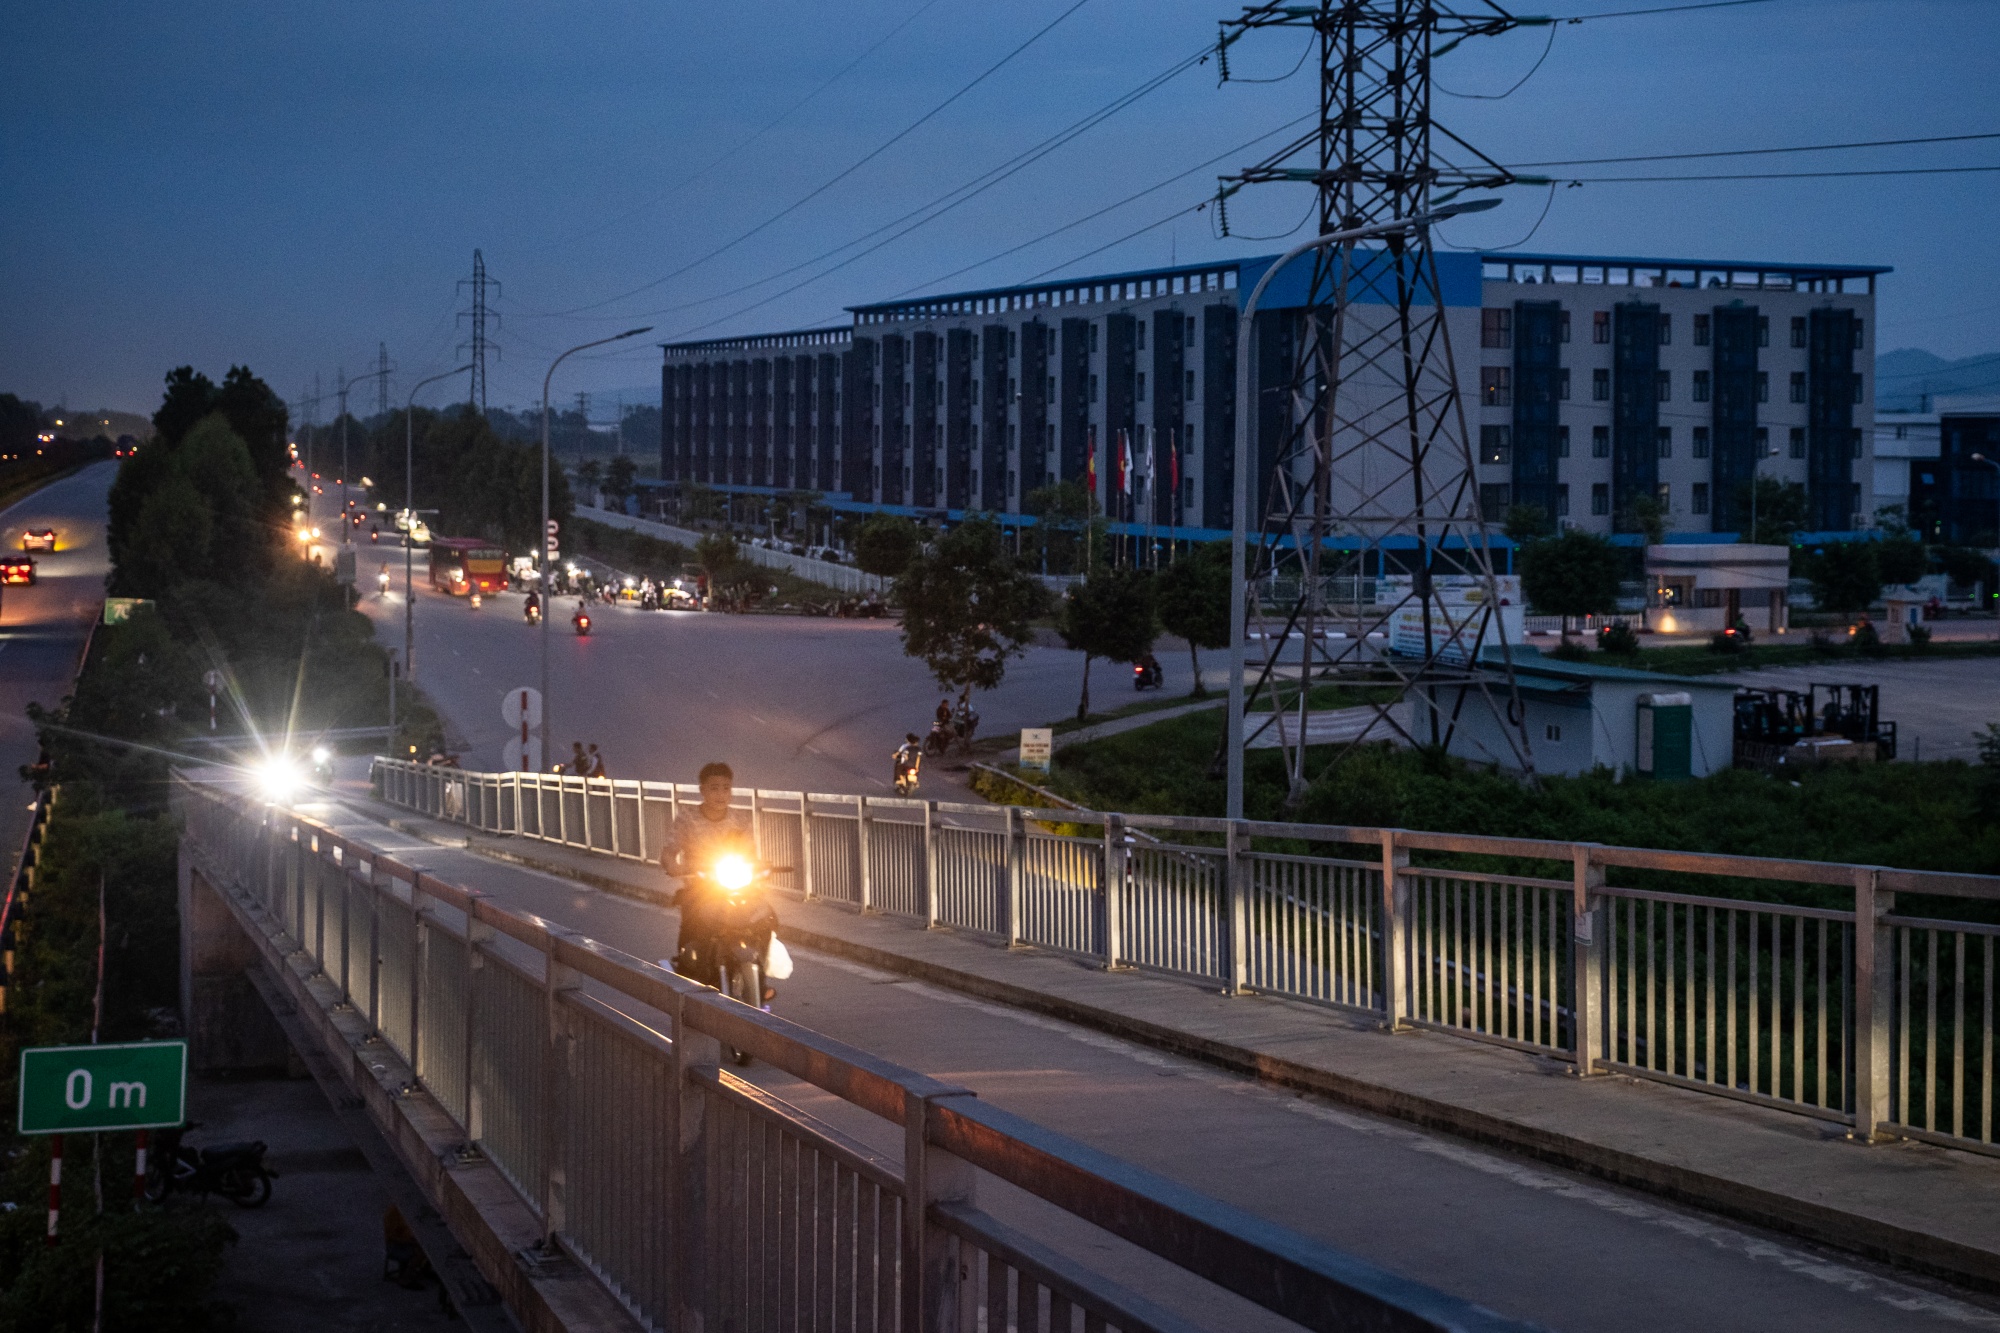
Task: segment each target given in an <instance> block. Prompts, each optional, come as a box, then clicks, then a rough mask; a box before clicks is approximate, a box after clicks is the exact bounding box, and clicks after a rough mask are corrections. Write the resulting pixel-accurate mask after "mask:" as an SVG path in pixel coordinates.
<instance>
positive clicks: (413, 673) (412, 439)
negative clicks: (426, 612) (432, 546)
mask: <svg viewBox="0 0 2000 1333" xmlns="http://www.w3.org/2000/svg"><path fill="white" fill-rule="evenodd" d="M471 369H472V363H471V362H470V361H468V362H466V363H465V364H464V365H462V366H460V367H459V368H458V369H457V370H447V371H445V372H444V373H443V374H442V375H433V376H431V377H430V378H429V379H427V380H418V381H417V382H416V383H415V384H412V385H411V386H410V396H409V399H408V401H406V402H405V403H404V404H403V511H404V514H405V518H404V522H403V675H404V676H405V677H406V678H407V679H409V680H410V681H411V682H412V683H415V681H416V679H417V602H416V598H415V596H414V595H413V587H412V585H413V582H414V579H413V566H414V565H415V562H416V554H415V552H416V545H417V532H416V528H417V495H416V475H417V472H416V427H415V426H413V425H411V423H410V416H411V414H412V413H414V412H415V411H416V409H417V390H419V389H421V388H423V387H424V386H425V385H426V384H436V383H437V382H438V381H439V380H448V379H450V378H451V377H452V376H454V375H463V374H464V373H465V372H466V371H468V370H471Z"/></svg>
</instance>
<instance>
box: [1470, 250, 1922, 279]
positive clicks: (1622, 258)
mask: <svg viewBox="0 0 2000 1333" xmlns="http://www.w3.org/2000/svg"><path fill="white" fill-rule="evenodd" d="M1479 258H1480V261H1481V262H1482V263H1487V264H1565V265H1567V264H1586V265H1597V264H1610V265H1611V266H1613V267H1614V268H1698V269H1702V270H1704V271H1706V270H1708V269H1739V270H1742V271H1744V272H1752V271H1754V272H1761V273H1791V274H1794V275H1800V274H1804V275H1810V276H1814V277H1850V278H1863V277H1868V276H1870V275H1872V274H1877V273H1894V272H1895V271H1896V270H1895V269H1893V268H1891V267H1889V266H1888V265H1886V264H1779V263H1773V262H1767V261H1765V260H1755V259H1659V258H1656V257H1654V256H1651V255H1546V254H1532V253H1529V252H1527V251H1520V250H1489V251H1484V252H1482V253H1481V254H1480V256H1479Z"/></svg>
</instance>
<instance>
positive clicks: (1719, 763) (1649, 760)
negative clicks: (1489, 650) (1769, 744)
mask: <svg viewBox="0 0 2000 1333" xmlns="http://www.w3.org/2000/svg"><path fill="white" fill-rule="evenodd" d="M1491 660H1492V659H1491V658H1490V657H1489V661H1491ZM1514 678H1515V681H1516V682H1517V683H1518V685H1519V688H1520V694H1521V707H1522V709H1523V717H1522V721H1523V723H1524V724H1525V726H1526V728H1527V732H1528V742H1529V745H1530V746H1531V747H1532V750H1533V753H1534V765H1535V771H1536V772H1537V773H1544V774H1554V773H1560V774H1564V775H1566V776H1570V777H1575V776H1578V775H1580V774H1584V773H1588V772H1590V771H1592V770H1593V769H1598V768H1605V769H1610V770H1611V771H1612V772H1614V773H1624V774H1626V775H1627V776H1629V777H1637V778H1645V779H1654V780H1658V781H1662V782H1672V781H1680V780H1683V779H1686V778H1702V777H1707V776H1708V775H1709V774H1710V773H1715V772H1719V771H1720V770H1722V769H1725V768H1728V767H1729V766H1730V764H1731V763H1732V762H1733V758H1734V743H1733V740H1732V737H1733V730H1732V726H1733V721H1734V703H1735V695H1736V687H1735V686H1733V685H1724V684H1719V683H1717V682H1714V681H1707V680H1701V679H1699V678H1695V679H1690V678H1688V677H1685V676H1666V675H1661V674H1660V673H1658V672H1655V671H1632V670H1628V669H1627V668H1624V667H1613V666H1599V665H1597V663H1595V662H1564V661H1559V660H1557V659H1555V658H1551V657H1543V656H1541V655H1539V654H1537V653H1536V652H1534V651H1533V650H1532V649H1521V648H1516V649H1515V650H1514ZM1492 688H1493V689H1494V691H1495V695H1496V701H1498V700H1500V699H1504V697H1505V690H1506V679H1505V677H1503V676H1502V675H1501V674H1500V673H1499V671H1498V670H1495V672H1494V677H1493V682H1492ZM1458 694H1459V690H1458V689H1457V688H1455V687H1454V688H1450V689H1440V690H1437V691H1436V692H1435V694H1434V696H1433V699H1434V705H1433V706H1434V707H1436V708H1437V709H1438V710H1439V713H1440V723H1441V725H1442V724H1444V723H1445V722H1447V721H1448V720H1449V719H1450V718H1451V715H1452V713H1453V712H1454V711H1456V712H1457V714H1458V717H1457V722H1456V725H1454V726H1452V728H1451V746H1450V749H1451V753H1453V754H1455V755H1458V756H1459V757H1461V758H1463V759H1468V760H1471V761H1472V762H1474V763H1482V764H1498V765H1500V766H1501V767H1502V768H1510V769H1519V768H1520V766H1521V763H1520V759H1519V757H1518V755H1517V753H1516V751H1517V748H1518V745H1519V736H1518V735H1516V736H1514V737H1513V738H1511V739H1510V738H1509V737H1508V736H1507V735H1505V734H1504V733H1503V732H1502V730H1501V728H1502V726H1503V724H1502V722H1501V721H1500V719H1499V718H1497V717H1496V716H1494V714H1493V713H1492V712H1491V711H1489V710H1488V709H1486V708H1483V707H1470V706H1468V707H1464V708H1460V707H1458V703H1459V700H1458V697H1457V696H1458ZM1418 728H1419V730H1418V732H1417V734H1418V735H1419V736H1421V735H1422V734H1423V730H1424V729H1425V728H1424V724H1423V722H1422V720H1421V718H1420V719H1419V720H1418Z"/></svg>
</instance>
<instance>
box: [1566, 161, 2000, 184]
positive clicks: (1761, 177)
mask: <svg viewBox="0 0 2000 1333" xmlns="http://www.w3.org/2000/svg"><path fill="white" fill-rule="evenodd" d="M1982 171H2000V165H1996V166H1990V167H1900V168H1896V169H1893V170H1885V171H1746V172H1739V173H1736V174H1731V175H1712V176H1580V177H1577V178H1576V179H1574V180H1571V181H1569V182H1568V183H1569V184H1571V185H1630V184H1634V183H1637V182H1643V181H1801V180H1835V179H1839V178H1841V177H1848V176H1963V175H1972V174H1975V173H1978V172H1982ZM1528 183H1529V184H1535V185H1540V184H1544V183H1545V182H1541V181H1530V182H1528Z"/></svg>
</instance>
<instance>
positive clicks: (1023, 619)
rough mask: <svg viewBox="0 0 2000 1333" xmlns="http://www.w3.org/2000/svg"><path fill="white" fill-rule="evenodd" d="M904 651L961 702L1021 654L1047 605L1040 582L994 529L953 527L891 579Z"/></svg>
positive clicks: (979, 523)
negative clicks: (900, 614) (900, 610)
mask: <svg viewBox="0 0 2000 1333" xmlns="http://www.w3.org/2000/svg"><path fill="white" fill-rule="evenodd" d="M895 595H896V600H897V601H898V602H899V603H901V604H902V607H903V651H904V652H905V653H908V654H909V655H910V656H911V657H917V658H921V659H923V662H924V665H925V666H927V667H929V668H930V672H931V675H932V677H933V678H935V679H936V681H937V682H938V684H939V685H941V686H943V687H944V688H945V689H947V690H957V691H958V692H959V695H960V697H961V698H970V697H971V695H972V691H974V690H975V689H978V690H990V689H993V688H995V687H997V686H998V685H999V684H1000V681H1001V678H1002V677H1003V676H1005V674H1006V671H1007V659H1008V658H1010V657H1019V656H1020V655H1021V654H1022V653H1024V652H1026V651H1027V648H1028V641H1029V639H1030V638H1031V637H1032V636H1033V634H1034V623H1033V622H1034V620H1035V617H1037V616H1039V615H1041V614H1042V612H1043V611H1044V610H1045V609H1046V607H1047V605H1048V593H1047V590H1046V589H1044V588H1043V587H1042V584H1041V581H1040V580H1039V579H1037V578H1035V577H1034V576H1033V575H1032V574H1029V573H1028V572H1027V571H1026V570H1024V569H1022V568H1021V564H1020V561H1018V560H1016V559H1015V558H1014V556H1013V555H1012V554H1011V553H1009V551H1008V550H1007V545H1006V543H1005V542H1004V541H1002V540H1001V536H1000V529H999V528H998V527H996V526H994V524H992V523H991V522H989V521H987V520H985V519H973V520H970V521H968V522H964V523H960V524H959V525H958V526H957V527H955V528H952V529H950V530H948V531H946V532H945V533H943V534H941V535H940V536H939V537H938V539H937V540H936V541H934V542H932V543H931V544H930V546H929V548H928V549H926V550H922V551H919V552H917V553H916V555H915V556H914V557H913V558H912V559H911V560H910V561H909V562H908V564H906V565H905V566H904V568H903V572H902V573H901V575H899V576H898V577H897V579H896V589H895Z"/></svg>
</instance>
